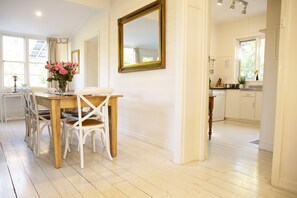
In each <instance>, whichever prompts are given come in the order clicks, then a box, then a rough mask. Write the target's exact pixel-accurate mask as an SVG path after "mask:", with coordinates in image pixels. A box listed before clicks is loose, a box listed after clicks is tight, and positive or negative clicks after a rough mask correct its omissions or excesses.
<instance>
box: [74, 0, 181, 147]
mask: <svg viewBox="0 0 297 198" xmlns="http://www.w3.org/2000/svg"><path fill="white" fill-rule="evenodd" d="M151 2H153V0H142V1H135V0H115V1H112V4H111V11H110V12H109V13H108V12H106V13H104V14H98V13H94V14H93V15H92V16H90V17H89V19H88V20H87V21H86V23H85V24H84V25H83V26H82V27H81V28H80V29H79V30H78V31H77V33H76V34H75V35H74V37H73V39H72V43H71V44H72V46H71V48H72V50H74V49H80V50H81V70H80V71H81V73H80V74H79V75H77V76H76V77H75V80H74V81H75V82H73V83H72V85H73V87H74V88H80V87H84V83H83V76H84V68H83V63H84V57H83V56H82V54H84V49H83V42H84V40H87V39H88V38H91V37H93V35H96V34H98V35H99V37H100V39H99V48H100V49H99V54H100V58H99V65H100V71H99V75H100V86H102V87H103V86H110V87H113V88H114V89H115V90H116V92H117V93H120V94H123V96H124V97H123V98H120V99H119V104H118V105H119V112H118V129H119V132H120V133H127V134H130V135H133V136H135V137H137V138H140V139H143V140H145V141H148V142H150V143H153V144H156V145H159V146H162V147H165V148H169V149H172V147H173V143H172V142H173V138H174V131H175V129H174V111H175V109H174V108H175V107H174V101H175V94H174V93H175V85H174V84H175V83H174V82H175V79H174V78H175V67H176V65H175V56H176V54H175V1H166V32H167V34H166V48H167V52H166V69H162V70H152V71H145V72H133V73H118V26H117V20H118V18H121V17H123V16H124V15H126V14H129V13H130V12H132V11H134V10H136V9H138V8H141V7H143V6H145V5H147V4H149V3H151Z"/></svg>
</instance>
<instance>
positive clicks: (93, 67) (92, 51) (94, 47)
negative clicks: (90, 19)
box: [84, 36, 99, 87]
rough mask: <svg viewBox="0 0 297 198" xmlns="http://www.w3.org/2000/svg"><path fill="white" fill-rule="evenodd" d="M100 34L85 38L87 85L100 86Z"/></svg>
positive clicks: (85, 80)
mask: <svg viewBox="0 0 297 198" xmlns="http://www.w3.org/2000/svg"><path fill="white" fill-rule="evenodd" d="M98 41H99V36H94V37H92V38H90V39H87V40H85V42H84V49H85V78H84V84H85V87H98V86H99V73H98V72H99V45H98V43H99V42H98Z"/></svg>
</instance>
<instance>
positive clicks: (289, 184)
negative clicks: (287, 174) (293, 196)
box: [279, 178, 297, 193]
mask: <svg viewBox="0 0 297 198" xmlns="http://www.w3.org/2000/svg"><path fill="white" fill-rule="evenodd" d="M279 187H280V188H283V189H285V190H288V191H291V192H294V193H297V182H295V181H291V180H288V179H284V178H280V180H279Z"/></svg>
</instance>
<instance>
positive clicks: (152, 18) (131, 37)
mask: <svg viewBox="0 0 297 198" xmlns="http://www.w3.org/2000/svg"><path fill="white" fill-rule="evenodd" d="M158 19H159V10H155V11H154V12H152V13H149V14H147V15H144V16H142V17H140V18H138V19H135V20H133V21H130V22H129V23H126V24H124V27H123V28H124V66H127V65H132V64H138V63H144V62H152V61H159V60H160V50H159V43H160V40H159V20H158Z"/></svg>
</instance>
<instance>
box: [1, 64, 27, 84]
mask: <svg viewBox="0 0 297 198" xmlns="http://www.w3.org/2000/svg"><path fill="white" fill-rule="evenodd" d="M3 66H4V86H13V85H14V81H13V77H12V76H17V77H18V78H17V87H21V85H22V84H23V83H24V63H14V62H4V65H3Z"/></svg>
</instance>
